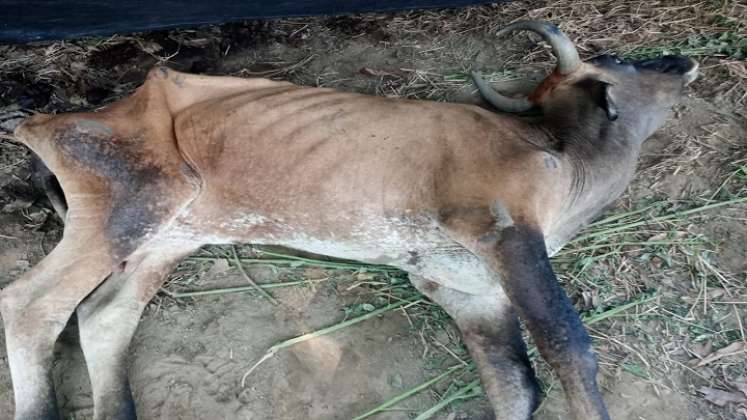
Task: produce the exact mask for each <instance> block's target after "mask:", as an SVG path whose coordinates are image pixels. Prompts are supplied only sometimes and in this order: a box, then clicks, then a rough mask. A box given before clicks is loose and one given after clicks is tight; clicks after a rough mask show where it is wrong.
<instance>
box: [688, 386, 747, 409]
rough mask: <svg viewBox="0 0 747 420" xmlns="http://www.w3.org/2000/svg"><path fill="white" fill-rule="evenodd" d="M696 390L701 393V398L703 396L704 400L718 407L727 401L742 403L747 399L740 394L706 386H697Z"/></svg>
mask: <svg viewBox="0 0 747 420" xmlns="http://www.w3.org/2000/svg"><path fill="white" fill-rule="evenodd" d="M698 392H700V393H701V394H703V398H705V399H706V401H708V402H710V403H712V404H716V405H717V406H719V407H723V406H725V405H726V404H728V403H743V402H746V401H747V398H746V397H745V396H743V395H742V394H738V393H736V392H729V391H724V390H721V389H716V388H710V387H707V386H701V387H700V388H698Z"/></svg>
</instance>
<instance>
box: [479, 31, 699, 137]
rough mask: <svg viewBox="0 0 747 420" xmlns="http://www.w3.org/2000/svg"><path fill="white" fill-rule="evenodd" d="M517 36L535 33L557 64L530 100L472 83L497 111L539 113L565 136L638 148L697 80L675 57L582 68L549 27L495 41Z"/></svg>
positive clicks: (693, 65) (602, 59)
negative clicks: (602, 136)
mask: <svg viewBox="0 0 747 420" xmlns="http://www.w3.org/2000/svg"><path fill="white" fill-rule="evenodd" d="M516 30H528V31H532V32H536V33H538V34H540V35H541V36H542V38H543V39H544V40H545V41H547V42H548V43H549V44H550V45H551V46H552V49H553V53H554V54H555V56H556V58H557V60H558V64H557V67H556V68H555V70H554V71H553V72H552V74H550V76H548V77H547V78H546V79H545V80H544V81H543V82H542V83H541V84H540V85H539V86H538V87H537V88H536V89H535V90H534V92H532V93H531V94H530V95H529V96H527V97H520V98H513V97H507V96H504V95H502V94H500V93H498V92H496V91H494V90H493V89H492V88H490V87H489V86H488V85H487V84H486V83H485V82H484V81H483V80H482V79H480V78H479V77H475V83H476V84H477V86H478V89H479V90H480V93H481V94H482V95H483V97H484V98H485V99H486V100H487V101H488V102H490V103H491V104H492V105H493V106H494V107H495V108H497V109H498V110H501V111H505V112H524V111H529V110H537V111H539V112H540V113H541V114H542V117H543V120H544V121H545V123H546V124H548V125H551V126H554V127H557V128H560V129H563V131H564V132H569V131H568V130H570V131H571V132H574V131H575V132H578V131H579V129H582V128H583V127H586V128H589V129H590V130H592V132H594V133H600V130H603V132H604V133H607V134H609V135H613V136H615V138H617V139H619V140H632V141H636V140H637V141H639V142H640V141H642V140H644V139H645V138H647V137H648V136H649V135H651V133H653V131H654V130H655V129H656V128H658V127H659V126H661V125H662V124H663V123H664V120H665V118H666V116H667V114H668V111H669V110H670V109H671V107H672V105H674V104H675V103H676V102H677V100H678V99H679V98H680V97H681V96H682V93H683V92H684V88H685V86H687V85H688V84H690V83H691V82H692V81H693V80H695V78H696V77H697V74H698V63H697V62H696V61H695V60H692V59H690V58H686V57H679V56H664V57H661V58H657V59H651V60H641V61H624V60H621V59H619V58H617V57H615V56H610V55H603V56H599V57H596V58H593V59H591V60H589V61H587V62H582V61H581V59H580V58H579V56H578V52H577V51H576V48H575V47H574V45H573V43H572V42H571V41H570V40H569V39H568V38H567V37H566V36H565V35H564V34H563V33H562V32H560V31H559V30H558V28H557V27H556V26H555V25H553V24H550V23H547V22H538V21H524V22H517V23H514V24H512V25H509V26H507V27H506V28H504V29H503V30H501V31H500V32H499V33H498V35H499V36H500V35H504V34H507V33H509V32H513V31H516ZM581 126H583V127H581ZM581 131H585V130H583V129H582V130H581Z"/></svg>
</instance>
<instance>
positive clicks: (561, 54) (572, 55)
mask: <svg viewBox="0 0 747 420" xmlns="http://www.w3.org/2000/svg"><path fill="white" fill-rule="evenodd" d="M519 30H527V31H532V32H536V33H538V34H540V35H541V36H542V39H544V40H545V42H547V43H548V44H550V46H551V47H552V52H553V54H554V55H555V58H557V59H558V66H557V68H556V71H557V72H558V73H560V74H562V75H566V74H570V73H572V72H573V71H574V70H576V69H577V68H578V66H579V65H581V59H580V58H579V56H578V51H576V47H575V46H574V45H573V42H571V40H570V39H568V37H567V36H565V34H563V33H562V32H560V29H558V27H557V26H555V25H553V24H552V23H549V22H542V21H539V20H525V21H522V22H516V23H512V24H510V25H508V26H506V27H505V28H503V29H501V30H500V31H498V33H497V35H498V36H499V37H500V36H503V35H506V34H508V33H510V32H514V31H519Z"/></svg>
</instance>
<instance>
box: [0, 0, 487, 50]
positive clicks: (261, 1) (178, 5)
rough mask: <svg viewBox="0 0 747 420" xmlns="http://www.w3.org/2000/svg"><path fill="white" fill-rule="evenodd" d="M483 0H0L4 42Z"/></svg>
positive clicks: (472, 2)
mask: <svg viewBox="0 0 747 420" xmlns="http://www.w3.org/2000/svg"><path fill="white" fill-rule="evenodd" d="M494 2H495V1H494ZM479 3H490V2H487V1H479V0H376V1H371V0H368V1H366V0H292V1H288V0H286V1H283V0H254V1H252V0H209V1H189V0H97V1H96V0H67V1H66V0H0V43H21V42H29V41H38V40H47V39H62V38H72V37H79V36H84V35H110V34H115V33H131V32H137V31H143V30H149V29H164V28H173V27H177V26H195V25H200V24H209V23H221V22H230V21H239V20H247V19H271V18H278V17H296V16H310V15H337V14H345V13H355V12H372V11H390V10H407V9H421V8H435V7H458V6H466V5H469V4H479Z"/></svg>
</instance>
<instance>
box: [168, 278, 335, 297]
mask: <svg viewBox="0 0 747 420" xmlns="http://www.w3.org/2000/svg"><path fill="white" fill-rule="evenodd" d="M324 281H329V278H324V279H318V280H298V281H285V282H279V283H265V284H258V285H257V286H259V287H260V288H262V289H276V288H279V287H292V286H301V285H304V284H316V283H321V282H324ZM162 290H163V291H164V292H165V293H166V294H167V295H169V296H170V297H172V298H175V299H182V298H188V297H196V296H209V295H225V294H229V293H242V292H252V291H256V290H257V289H256V288H255V287H254V286H237V287H226V288H222V289H209V290H195V291H192V292H170V291H168V290H165V289H162Z"/></svg>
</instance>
